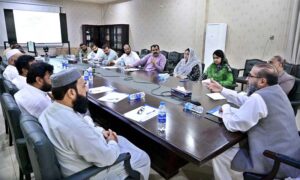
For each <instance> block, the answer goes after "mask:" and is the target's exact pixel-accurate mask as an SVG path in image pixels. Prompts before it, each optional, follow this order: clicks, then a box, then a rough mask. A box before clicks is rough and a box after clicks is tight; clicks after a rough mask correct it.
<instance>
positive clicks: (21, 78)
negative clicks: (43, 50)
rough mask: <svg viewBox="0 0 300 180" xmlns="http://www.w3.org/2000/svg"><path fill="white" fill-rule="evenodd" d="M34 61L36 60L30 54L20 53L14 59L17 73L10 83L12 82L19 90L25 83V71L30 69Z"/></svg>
mask: <svg viewBox="0 0 300 180" xmlns="http://www.w3.org/2000/svg"><path fill="white" fill-rule="evenodd" d="M35 62H36V61H35V59H34V57H33V56H30V55H22V56H20V57H19V58H18V60H17V61H16V63H15V66H16V68H17V70H18V72H19V75H18V76H17V77H15V78H14V79H13V80H12V83H14V84H15V85H16V86H17V88H18V89H19V90H20V89H23V87H24V86H25V85H26V84H27V83H26V77H27V73H28V71H29V69H30V66H31V64H32V63H35Z"/></svg>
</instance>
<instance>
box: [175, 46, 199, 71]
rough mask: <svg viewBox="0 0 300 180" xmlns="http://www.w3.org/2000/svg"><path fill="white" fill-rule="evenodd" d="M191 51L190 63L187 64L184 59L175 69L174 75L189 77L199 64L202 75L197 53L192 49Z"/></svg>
mask: <svg viewBox="0 0 300 180" xmlns="http://www.w3.org/2000/svg"><path fill="white" fill-rule="evenodd" d="M189 50H190V55H189V57H188V61H187V62H186V60H185V59H184V58H183V59H181V61H180V62H179V63H178V64H177V65H176V67H175V69H174V75H176V76H178V75H181V76H187V75H189V74H190V73H191V71H192V69H193V67H194V66H196V65H197V64H198V65H199V68H200V74H201V70H202V68H201V64H200V61H199V60H198V58H197V56H196V54H195V51H194V50H193V49H192V48H189Z"/></svg>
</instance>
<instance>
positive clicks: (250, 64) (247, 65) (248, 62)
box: [236, 59, 267, 90]
mask: <svg viewBox="0 0 300 180" xmlns="http://www.w3.org/2000/svg"><path fill="white" fill-rule="evenodd" d="M258 63H267V62H266V61H263V60H260V59H247V60H246V62H245V67H244V69H239V70H240V71H243V76H240V77H237V78H236V82H237V83H241V84H242V88H241V90H243V89H244V84H247V82H248V81H247V80H246V78H247V76H248V74H249V72H250V71H251V69H252V67H253V66H254V65H255V64H258Z"/></svg>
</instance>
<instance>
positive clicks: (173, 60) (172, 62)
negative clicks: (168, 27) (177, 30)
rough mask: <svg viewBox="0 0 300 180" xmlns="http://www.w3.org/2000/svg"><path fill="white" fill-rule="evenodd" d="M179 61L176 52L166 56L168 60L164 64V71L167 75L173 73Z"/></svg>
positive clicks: (178, 54)
mask: <svg viewBox="0 0 300 180" xmlns="http://www.w3.org/2000/svg"><path fill="white" fill-rule="evenodd" d="M179 61H180V53H178V52H175V51H173V52H170V53H169V54H168V59H167V63H166V67H165V70H166V71H167V72H169V73H173V71H174V68H175V67H176V65H177V63H178V62H179Z"/></svg>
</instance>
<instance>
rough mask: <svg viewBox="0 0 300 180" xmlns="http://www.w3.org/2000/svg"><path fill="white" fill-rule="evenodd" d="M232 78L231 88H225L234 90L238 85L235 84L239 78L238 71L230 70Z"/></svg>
mask: <svg viewBox="0 0 300 180" xmlns="http://www.w3.org/2000/svg"><path fill="white" fill-rule="evenodd" d="M231 72H232V76H233V84H232V85H231V86H227V87H226V88H229V89H233V90H234V89H235V88H236V87H237V86H238V85H237V84H236V79H237V78H238V76H239V73H240V70H239V69H236V68H231Z"/></svg>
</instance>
